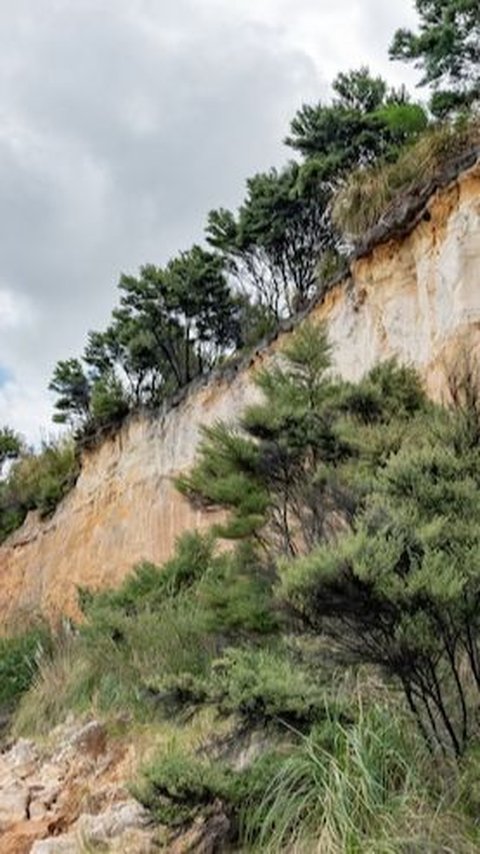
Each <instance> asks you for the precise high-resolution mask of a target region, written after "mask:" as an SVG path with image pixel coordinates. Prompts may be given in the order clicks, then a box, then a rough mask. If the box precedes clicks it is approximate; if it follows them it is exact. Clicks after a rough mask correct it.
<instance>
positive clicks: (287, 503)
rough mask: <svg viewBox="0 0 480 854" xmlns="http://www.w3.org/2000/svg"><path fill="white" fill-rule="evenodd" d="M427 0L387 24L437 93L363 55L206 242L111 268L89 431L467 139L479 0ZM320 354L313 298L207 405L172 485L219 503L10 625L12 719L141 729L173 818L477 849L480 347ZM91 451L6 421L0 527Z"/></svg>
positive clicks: (259, 312) (299, 284) (396, 50)
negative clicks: (397, 79) (438, 376)
mask: <svg viewBox="0 0 480 854" xmlns="http://www.w3.org/2000/svg"><path fill="white" fill-rule="evenodd" d="M416 6H417V10H418V12H419V15H420V33H419V34H418V35H415V34H413V33H410V32H400V33H397V35H396V36H395V39H394V43H393V46H392V49H391V50H392V56H393V57H394V58H403V59H407V60H413V61H416V62H417V63H419V64H420V66H421V67H422V68H423V70H424V82H426V83H430V84H432V85H433V89H434V94H433V99H432V103H431V112H430V113H428V112H427V111H426V109H425V108H424V107H422V105H421V104H418V103H414V102H412V101H411V100H410V99H409V97H408V96H407V94H406V92H404V91H393V90H391V89H389V87H388V85H387V83H386V82H385V81H384V80H382V79H381V78H377V77H372V76H371V74H370V72H369V71H368V69H366V68H361V69H359V70H356V71H350V72H347V73H342V74H340V75H339V76H338V77H337V78H336V80H335V81H334V84H333V91H334V95H333V99H332V101H331V102H329V103H319V104H317V105H314V106H311V105H304V106H303V107H302V108H301V109H300V110H299V112H298V113H297V115H296V116H295V117H294V119H293V121H292V124H291V130H290V135H289V137H288V139H287V140H286V142H287V144H288V145H289V146H290V147H291V148H292V149H293V150H294V151H295V152H296V154H297V155H298V157H299V160H298V161H292V162H290V163H289V164H288V165H287V166H285V167H284V168H283V169H279V170H271V171H269V172H267V173H264V174H260V175H256V176H254V177H253V178H251V179H249V181H248V182H247V194H246V198H245V200H244V202H243V203H242V204H241V205H240V207H239V209H238V211H237V212H231V211H227V210H225V209H219V210H217V211H213V212H211V213H210V215H209V218H208V223H207V229H206V238H207V241H208V244H209V247H210V248H209V249H206V248H202V247H200V246H194V247H193V248H192V249H190V250H188V251H187V252H183V253H181V254H180V255H178V256H177V257H176V258H174V259H172V260H171V261H169V262H168V263H167V264H166V265H165V266H164V267H163V268H160V267H156V266H154V265H145V266H144V267H142V268H141V270H140V273H139V275H138V276H137V277H135V276H130V275H124V276H122V277H121V280H120V284H119V291H120V297H119V305H118V306H117V308H116V309H115V310H114V311H113V313H112V318H111V322H110V323H109V325H108V326H107V328H106V330H104V331H100V332H91V333H90V335H89V338H88V342H87V345H86V348H85V351H84V353H83V356H82V358H81V359H69V360H66V361H62V362H60V363H59V364H58V365H57V367H56V369H55V372H54V376H53V379H52V383H51V389H52V390H53V391H54V392H55V393H56V395H57V401H56V416H55V418H56V420H57V421H59V422H60V423H68V424H69V425H70V427H71V428H72V429H73V431H74V433H75V435H76V437H77V438H82V439H85V438H87V439H89V438H92V437H95V435H96V433H97V431H99V430H107V429H110V428H111V427H115V426H116V425H118V424H120V423H121V421H122V419H123V418H124V417H125V416H126V415H127V413H128V412H129V411H131V410H132V409H135V408H138V407H144V406H148V407H157V406H159V405H160V404H161V403H162V402H163V401H165V400H166V399H168V397H169V395H172V394H175V393H176V392H178V391H179V390H181V389H182V388H184V387H185V386H186V385H187V384H188V383H189V382H191V381H192V380H193V379H194V378H195V377H197V376H199V375H200V374H202V373H204V372H205V371H208V370H209V369H210V368H211V367H212V366H213V365H215V364H218V363H219V362H221V361H222V360H224V359H226V358H228V357H229V356H230V355H231V354H233V353H234V352H235V351H237V350H239V349H242V348H245V347H249V346H253V345H255V344H256V342H258V340H259V338H260V337H261V336H262V335H268V334H270V333H272V332H273V331H274V330H275V329H276V325H277V323H278V321H279V320H282V319H284V318H288V317H291V316H292V315H293V314H295V312H297V311H299V310H302V309H304V308H305V307H306V306H307V305H308V303H309V300H310V299H312V298H313V297H315V296H318V295H319V294H322V293H323V290H324V288H325V287H326V286H327V284H328V276H329V275H330V274H335V272H338V270H341V269H342V265H343V264H344V262H345V254H344V249H345V244H346V243H348V244H349V245H350V244H351V243H352V242H353V241H356V240H361V239H362V238H363V237H364V236H365V233H366V232H367V231H369V229H371V228H373V227H374V226H375V225H377V224H378V223H379V222H380V221H383V222H387V224H388V223H392V224H394V223H395V222H398V223H399V222H400V221H401V218H402V216H403V213H402V211H403V210H404V209H408V205H409V204H410V202H412V200H413V202H412V203H415V204H417V203H418V204H421V203H423V197H424V194H425V193H426V192H427V191H428V188H431V187H433V186H435V183H436V182H438V181H439V180H442V179H443V177H444V176H445V175H446V174H449V172H450V171H452V170H453V169H454V167H455V166H458V164H459V163H461V162H462V161H463V162H465V158H466V157H468V156H470V155H471V153H472V152H473V151H475V150H477V149H478V146H479V144H480V136H479V126H478V119H476V118H475V116H474V114H473V113H471V114H468V113H467V112H466V108H467V107H468V106H472V105H473V103H474V101H475V100H476V99H478V81H477V76H476V74H475V73H474V67H475V64H476V63H478V59H479V53H478V28H479V23H480V18H479V11H478V8H477V7H478V4H477V3H473V2H471V0H416ZM445 87H446V88H445ZM432 115H433V116H441V118H442V121H441V123H439V122H438V119H437V118H435V117H433V118H432ZM417 212H418V211H417ZM330 355H331V354H330V347H329V343H328V338H327V334H326V330H325V329H324V328H322V327H321V326H315V325H314V324H313V323H311V322H308V321H304V322H303V323H302V324H301V325H300V326H298V327H297V328H296V331H294V332H293V333H292V334H291V335H290V337H289V340H288V343H287V345H286V346H285V347H284V349H283V351H282V352H281V353H280V354H279V356H278V358H276V360H275V362H274V363H270V365H269V367H268V368H266V369H264V370H262V371H260V372H259V373H258V375H257V384H258V387H259V389H260V391H261V393H262V397H261V402H260V403H257V404H256V405H254V406H250V407H248V408H247V409H246V411H245V412H244V413H243V415H242V417H241V419H239V422H238V424H234V425H232V424H228V425H226V424H223V423H217V424H215V425H213V426H212V427H210V428H208V429H206V430H205V432H204V437H203V442H202V444H201V447H200V453H199V456H198V459H197V462H196V464H195V466H194V467H193V469H192V470H191V471H190V472H189V473H188V474H187V475H186V476H183V477H182V478H180V479H179V481H178V487H179V489H180V490H181V491H182V493H183V494H184V495H185V496H187V498H189V499H190V500H191V501H193V502H194V503H195V504H196V505H197V506H198V505H202V506H204V507H206V508H210V509H215V510H216V509H220V510H222V511H223V515H222V517H221V518H222V519H223V521H222V523H221V524H218V525H216V526H215V527H214V528H213V530H212V531H211V532H210V533H209V534H207V535H203V536H200V535H199V534H198V533H188V534H186V535H184V536H183V537H182V538H181V539H180V540H179V542H178V545H177V550H176V553H175V555H174V556H173V557H172V559H171V560H169V561H168V562H167V563H166V564H165V565H164V566H163V567H160V568H159V567H156V566H154V565H152V564H142V565H141V566H138V567H137V568H135V570H134V572H133V573H132V575H131V576H130V577H129V578H127V579H126V580H125V582H124V583H123V584H122V585H121V587H120V588H119V589H117V590H113V591H107V592H102V593H92V592H91V591H89V590H79V603H80V607H81V610H82V612H83V620H82V621H81V622H80V623H79V624H78V625H75V626H70V627H69V628H68V629H66V628H64V629H63V630H62V631H61V632H60V633H59V634H58V635H57V636H56V637H55V638H54V639H53V640H52V639H51V638H50V636H49V634H48V633H47V632H46V631H45V629H44V628H43V627H39V626H38V625H34V626H32V627H31V628H29V629H27V630H26V633H24V634H17V635H15V636H14V637H12V638H6V639H4V640H2V642H1V643H0V677H1V678H0V706H1V707H2V709H5V710H7V711H8V712H9V713H12V712H13V714H14V718H13V725H12V732H13V733H14V734H46V733H47V732H48V731H49V730H50V729H51V727H52V726H53V725H55V724H57V723H61V722H63V721H65V720H66V719H67V718H68V716H69V715H70V714H71V713H74V714H76V715H80V716H82V715H85V716H90V715H97V716H101V717H103V718H104V719H106V720H107V721H109V722H110V724H111V725H112V727H113V728H115V727H116V726H117V727H118V726H121V727H124V728H126V730H127V733H128V736H129V737H131V738H135V736H136V734H138V732H139V731H141V732H143V733H146V734H147V737H148V738H152V744H153V745H157V748H156V750H153V749H152V750H151V751H150V752H149V759H148V761H147V762H146V763H145V764H144V765H143V767H142V768H141V769H140V771H139V774H138V779H137V780H136V781H135V782H134V783H132V788H133V790H134V792H135V793H136V796H137V798H138V799H139V800H140V801H141V802H142V803H143V804H144V805H145V806H146V807H147V808H148V809H149V810H150V812H151V815H152V819H153V820H154V821H155V822H157V823H161V824H163V825H164V826H165V828H166V832H167V838H168V839H173V838H174V836H175V834H178V833H181V832H182V831H183V830H185V829H188V827H189V826H190V825H191V823H192V822H194V821H200V822H201V821H205V822H206V823H208V822H209V820H210V819H211V818H215V817H217V818H220V819H222V817H223V819H224V821H223V824H222V821H221V820H220V824H221V825H222V827H223V831H222V832H223V833H224V836H223V837H222V840H221V841H220V843H219V844H220V845H225V846H226V849H227V848H228V846H229V845H231V846H232V847H233V849H234V850H242V851H259V852H260V851H262V852H265V851H266V852H292V851H298V852H310V851H314V850H318V851H322V852H327V854H343V852H351V854H357V852H365V854H367V852H385V854H390V852H391V854H394V852H410V851H412V852H414V851H432V852H433V851H435V852H437V851H438V852H447V851H455V852H459V854H462V852H465V854H467V852H473V851H478V850H479V847H480V836H479V831H478V809H479V805H480V795H479V792H478V783H477V780H478V769H479V750H480V747H479V745H480V732H479V718H478V705H479V692H480V617H479V613H480V612H479V603H480V563H479V558H478V556H479V554H480V534H479V529H478V521H477V512H478V507H479V506H480V369H479V368H478V366H477V365H476V364H475V363H474V361H473V360H472V359H471V358H469V357H465V358H464V359H463V361H462V360H460V361H459V362H458V364H457V365H455V366H453V367H452V370H451V376H450V388H449V391H450V395H449V402H448V405H443V406H440V405H439V404H434V403H432V402H431V401H429V400H428V399H427V397H426V395H425V393H424V390H423V388H422V384H421V382H420V380H419V378H418V376H417V375H416V373H415V371H414V370H412V369H411V368H409V367H406V366H400V365H398V364H397V363H396V362H395V360H390V361H389V362H386V363H385V364H381V365H377V366H376V367H375V368H374V369H372V370H371V371H369V372H368V373H367V374H366V376H364V378H363V379H362V380H361V381H360V382H358V383H355V384H354V383H348V382H345V381H342V380H341V379H339V378H338V377H336V376H335V375H334V374H333V371H332V365H331V358H330ZM76 474H77V454H76V450H75V445H74V443H73V442H70V441H64V442H61V443H59V444H50V445H45V447H43V448H42V449H41V451H40V452H39V453H38V454H33V453H32V452H30V451H29V450H28V449H26V448H25V447H24V445H23V443H22V441H21V439H20V438H19V437H18V436H16V435H15V434H14V433H13V432H12V431H11V430H9V429H8V428H3V429H2V430H0V475H1V479H0V540H2V539H3V538H4V537H5V536H6V535H7V534H8V533H9V532H10V531H12V530H13V529H14V528H15V527H16V526H17V525H18V524H20V523H21V522H22V520H23V519H24V518H25V515H26V513H27V512H28V511H29V510H30V509H35V508H36V509H38V510H39V511H40V513H41V514H42V515H45V514H48V513H50V512H52V510H53V509H54V508H55V506H56V504H57V503H58V501H59V500H60V499H61V498H62V497H63V495H64V494H65V493H66V491H67V490H68V489H69V488H70V486H71V485H72V483H73V482H74V480H75V477H76ZM226 540H228V541H229V542H228V548H226V545H227V544H226V543H225V541H226ZM119 721H121V724H119ZM174 721H175V722H174ZM168 834H171V835H170V836H168ZM227 837H228V838H227Z"/></svg>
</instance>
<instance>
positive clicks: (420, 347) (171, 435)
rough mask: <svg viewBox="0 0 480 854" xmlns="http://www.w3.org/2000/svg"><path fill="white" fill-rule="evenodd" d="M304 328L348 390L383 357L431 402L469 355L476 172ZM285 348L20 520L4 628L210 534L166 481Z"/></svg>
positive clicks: (369, 254)
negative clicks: (204, 431)
mask: <svg viewBox="0 0 480 854" xmlns="http://www.w3.org/2000/svg"><path fill="white" fill-rule="evenodd" d="M310 316H311V318H312V319H313V320H314V321H316V322H320V321H325V322H326V323H327V325H328V328H329V333H330V339H331V342H332V344H333V347H334V360H335V365H336V368H337V370H338V372H339V373H340V374H341V375H342V376H343V377H345V378H348V379H357V378H359V377H360V376H361V375H362V374H363V373H364V372H365V371H366V370H368V369H369V368H370V367H371V366H372V365H373V364H374V363H375V362H377V361H379V360H382V359H385V358H388V357H390V356H392V355H394V354H395V355H397V356H398V358H399V359H400V360H402V361H404V362H408V363H410V364H413V365H415V366H416V367H417V368H418V369H419V371H420V372H421V374H422V376H423V377H424V379H425V383H426V385H427V388H428V390H429V391H430V393H431V394H432V395H434V396H436V397H438V396H440V395H441V394H442V392H443V389H444V387H445V363H446V361H448V360H449V359H451V357H452V355H453V354H454V353H455V351H456V350H458V349H459V348H460V347H464V346H465V343H466V342H468V346H475V345H476V343H477V342H480V335H479V330H480V164H478V163H477V164H476V165H475V166H473V167H472V168H471V169H469V170H468V171H465V172H463V173H462V174H461V175H459V176H458V177H457V178H456V179H455V180H453V181H452V182H451V183H450V184H448V186H446V187H444V188H443V189H440V190H438V191H437V192H436V193H435V194H434V195H432V196H431V197H430V199H429V200H428V202H427V203H426V205H425V206H424V207H422V208H421V209H420V210H419V211H418V210H417V211H416V215H415V217H414V218H413V219H412V221H411V222H410V224H409V225H408V226H407V227H405V228H404V231H403V233H402V234H401V235H398V234H397V236H395V237H390V238H388V237H386V236H384V237H383V239H381V242H380V243H377V244H376V245H373V246H372V245H371V244H370V245H369V246H368V247H367V248H365V249H364V252H363V254H362V255H361V256H360V257H357V258H356V259H355V260H354V261H353V262H352V265H351V269H350V273H349V275H348V276H347V277H346V278H345V279H344V280H343V281H341V282H339V283H337V284H336V285H335V286H334V287H332V288H331V289H330V290H329V292H328V293H327V295H326V296H325V298H324V299H323V300H322V301H320V302H318V303H317V304H316V305H314V306H313V307H312V309H311V310H310ZM288 334H289V332H288V331H284V332H283V333H281V334H280V335H279V336H278V338H277V339H276V341H274V342H272V343H271V344H270V345H269V346H268V347H266V348H263V349H261V350H259V351H258V352H257V353H256V354H255V355H254V356H253V357H252V358H251V359H250V360H248V361H246V362H244V363H238V365H237V366H236V367H235V366H232V368H231V369H229V370H223V371H219V372H217V373H215V374H214V375H213V376H212V377H211V378H210V379H209V380H208V381H202V382H198V383H196V384H195V385H194V386H193V387H192V388H191V389H190V390H189V392H188V394H186V395H185V396H184V398H183V400H181V401H180V402H179V403H178V404H177V405H176V406H172V407H171V408H170V409H169V410H168V411H165V412H163V413H161V414H159V415H157V416H155V417H153V416H151V415H150V416H148V415H145V414H139V415H137V416H135V417H132V418H130V419H129V420H128V422H127V423H126V424H125V425H124V426H123V427H122V429H121V430H120V431H119V432H118V433H117V434H116V435H114V436H112V437H110V438H106V439H105V440H104V441H103V443H102V444H100V445H99V446H98V447H96V448H94V449H91V450H89V451H87V452H85V454H84V457H83V461H82V469H81V473H80V477H79V479H78V481H77V484H76V486H75V488H74V490H73V491H72V492H71V493H70V494H69V495H68V496H67V498H66V499H65V500H64V501H63V502H62V504H61V505H60V506H59V508H58V509H57V511H56V513H55V514H54V515H53V517H52V518H51V519H49V520H46V521H40V520H39V519H38V518H37V516H36V515H35V514H31V515H30V517H29V518H28V519H27V521H26V523H25V524H24V525H23V527H22V528H21V529H19V530H18V531H17V532H16V533H15V534H14V535H12V536H11V537H10V538H9V539H8V541H7V542H6V543H5V544H4V545H3V546H2V547H0V615H1V617H2V619H3V621H6V620H9V619H10V618H12V617H13V615H14V614H15V613H16V612H18V611H19V610H21V611H34V612H38V611H41V612H43V613H44V614H46V615H48V616H49V617H50V618H54V617H55V616H57V615H59V614H60V613H61V612H66V613H69V614H74V613H75V609H76V605H75V600H76V588H77V586H82V587H87V586H88V587H92V588H102V587H106V586H114V585H116V584H118V583H119V582H120V581H121V580H122V579H123V578H124V576H125V575H126V574H127V573H128V572H129V571H130V570H131V568H132V566H133V565H134V564H135V563H136V562H138V561H140V560H143V559H146V560H150V561H154V562H156V563H161V562H162V561H164V560H165V559H166V558H167V557H168V556H169V555H170V554H171V553H172V549H173V547H174V542H175V539H176V538H177V537H178V535H179V534H181V533H182V531H184V530H186V529H189V528H193V527H208V526H209V525H210V523H211V521H212V517H211V515H209V514H208V513H201V512H199V511H195V510H194V509H193V508H192V507H190V506H189V505H188V504H187V502H186V501H185V500H184V499H183V498H182V497H181V496H179V495H178V494H177V492H176V491H175V489H174V487H173V485H172V477H173V476H175V475H176V474H178V473H179V472H180V471H182V470H185V469H187V468H188V467H189V466H190V465H191V463H192V461H193V459H194V457H195V453H196V449H197V447H198V442H199V436H200V429H201V426H202V425H207V424H212V423H213V422H215V421H216V420H218V419H235V418H236V417H237V416H238V415H239V414H240V413H241V411H242V410H243V408H244V406H245V405H246V404H247V403H249V402H250V401H252V400H253V399H254V396H255V395H256V394H257V392H256V390H255V388H254V386H253V383H252V378H253V376H254V374H255V371H256V370H258V367H259V366H260V365H261V364H262V363H264V361H265V359H268V358H269V357H270V356H271V354H272V353H273V352H274V351H275V349H276V348H277V347H278V344H279V342H280V343H281V342H282V340H283V339H284V338H285V336H287V335H288Z"/></svg>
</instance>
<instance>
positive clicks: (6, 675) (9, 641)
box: [0, 624, 52, 714]
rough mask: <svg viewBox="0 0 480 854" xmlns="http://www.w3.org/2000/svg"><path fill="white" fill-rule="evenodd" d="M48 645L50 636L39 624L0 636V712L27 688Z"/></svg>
mask: <svg viewBox="0 0 480 854" xmlns="http://www.w3.org/2000/svg"><path fill="white" fill-rule="evenodd" d="M51 648H52V638H51V636H50V632H49V630H48V629H47V628H46V626H44V625H43V624H38V625H34V626H32V627H31V628H29V629H27V630H26V631H24V632H21V633H16V634H13V635H11V636H9V637H4V638H0V714H4V713H6V712H7V713H8V712H9V711H10V710H11V709H12V708H14V707H15V705H16V704H17V703H18V702H19V700H20V697H21V696H22V695H23V694H24V693H25V692H26V691H28V689H29V688H30V686H31V684H32V682H33V680H34V678H35V674H36V673H37V670H38V667H39V665H40V663H41V661H42V660H43V658H44V657H45V656H47V655H48V654H49V652H50V651H51Z"/></svg>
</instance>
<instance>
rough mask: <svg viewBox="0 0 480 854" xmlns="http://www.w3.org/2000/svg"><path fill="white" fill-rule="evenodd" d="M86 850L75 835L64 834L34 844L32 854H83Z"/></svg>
mask: <svg viewBox="0 0 480 854" xmlns="http://www.w3.org/2000/svg"><path fill="white" fill-rule="evenodd" d="M84 850H85V849H84V848H82V844H81V842H79V840H78V839H77V837H76V836H75V835H74V834H73V833H64V834H63V835H62V836H49V837H48V839H40V840H38V841H37V842H34V843H33V845H32V847H31V849H30V854H82V852H83V851H84Z"/></svg>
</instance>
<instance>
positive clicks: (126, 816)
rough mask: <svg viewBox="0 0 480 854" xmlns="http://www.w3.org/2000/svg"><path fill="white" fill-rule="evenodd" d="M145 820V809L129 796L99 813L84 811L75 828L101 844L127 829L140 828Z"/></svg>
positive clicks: (85, 836) (146, 817)
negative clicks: (92, 813) (128, 798)
mask: <svg viewBox="0 0 480 854" xmlns="http://www.w3.org/2000/svg"><path fill="white" fill-rule="evenodd" d="M147 821H148V813H147V812H146V810H144V809H143V807H142V806H140V804H139V803H137V801H134V800H133V798H131V799H130V800H128V801H124V802H123V803H118V804H113V805H112V806H111V807H110V809H108V810H106V811H105V812H103V813H100V814H99V815H89V814H88V813H84V814H83V815H81V816H80V818H79V819H78V821H77V823H76V825H75V828H76V830H77V831H78V833H79V835H80V836H81V837H83V838H85V839H88V841H89V842H92V843H96V844H101V843H102V842H107V841H108V840H109V839H113V838H115V837H117V836H120V835H121V834H122V833H124V832H125V831H127V830H136V829H140V830H141V829H143V828H144V827H145V825H146V823H147Z"/></svg>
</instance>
